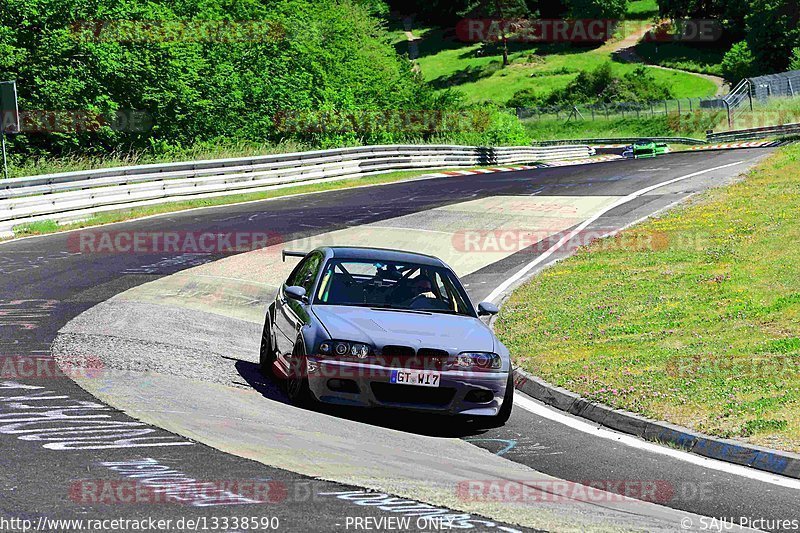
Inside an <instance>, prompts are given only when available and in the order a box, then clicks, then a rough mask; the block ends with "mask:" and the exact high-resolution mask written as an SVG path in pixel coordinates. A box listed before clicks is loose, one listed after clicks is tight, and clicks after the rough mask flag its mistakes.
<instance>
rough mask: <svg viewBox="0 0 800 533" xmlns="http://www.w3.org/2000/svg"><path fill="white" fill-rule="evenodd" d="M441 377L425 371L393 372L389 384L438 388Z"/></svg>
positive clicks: (435, 373)
mask: <svg viewBox="0 0 800 533" xmlns="http://www.w3.org/2000/svg"><path fill="white" fill-rule="evenodd" d="M440 379H441V375H440V374H439V373H438V372H429V371H425V370H392V375H391V377H390V378H389V383H398V384H403V385H418V386H420V387H438V386H439V380H440Z"/></svg>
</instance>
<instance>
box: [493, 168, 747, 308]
mask: <svg viewBox="0 0 800 533" xmlns="http://www.w3.org/2000/svg"><path fill="white" fill-rule="evenodd" d="M748 161H751V159H746V160H741V161H737V162H735V163H729V164H727V165H722V166H719V167H714V168H708V169H706V170H700V171H698V172H693V173H691V174H687V175H685V176H680V177H678V178H673V179H671V180H667V181H664V182H662V183H657V184H655V185H651V186H649V187H645V188H644V189H639V190H638V191H636V192H633V193H631V194H629V195H628V196H623V197H622V198H620V199H619V200H617V201H616V202H614V203H613V204H611V205H609V206H608V207H605V208H603V209H601V210H600V211H598V212H597V213H595V214H594V215H593V216H592V217H590V218H588V219H586V220H584V221H583V222H582V223H581V224H580V225H579V226H578V227H577V228H575V229H574V230H572V231H570V232H569V233H568V234H566V235H565V236H563V237H562V238H561V239H560V240H559V241H558V242H557V243H555V244H554V245H553V246H551V247H550V248H548V249H547V250H546V251H545V252H544V253H542V254H541V255H539V256H538V257H537V258H536V259H534V260H533V261H531V262H530V263H528V264H527V265H525V266H524V267H523V268H522V269H521V270H520V271H519V272H517V273H516V274H514V275H513V276H511V277H510V278H508V279H507V280H505V281H504V282H503V283H501V284H500V285H498V286H497V288H495V290H493V291H492V292H491V294H489V296H487V297H486V300H488V301H495V300H497V298H499V297H500V296H501V295H502V294H503V293H504V292H505V291H506V290H508V288H509V287H511V286H512V285H513V284H514V283H516V282H517V281H519V280H520V279H522V278H523V277H524V276H525V275H526V274H527V273H528V272H530V271H531V270H533V269H534V268H535V267H536V266H538V265H540V264H542V263H543V262H544V261H545V260H547V259H548V258H549V257H550V256H551V255H553V254H554V253H555V252H556V251H557V250H558V249H559V248H561V247H562V246H564V245H565V244H566V243H568V242H569V241H570V240H571V239H572V238H573V237H575V235H578V234H579V233H580V232H581V231H583V230H584V229H586V227H587V226H589V224H592V223H594V222H595V221H596V220H597V219H598V218H600V217H601V216H603V215H605V214H606V213H608V212H609V211H611V210H612V209H616V208H617V207H619V206H621V205H623V204H626V203H628V202H630V201H632V200H635V199H636V198H638V197H640V196H642V195H643V194H647V193H648V192H650V191H653V190H655V189H658V188H659V187H664V186H666V185H671V184H673V183H677V182H679V181H683V180H687V179H689V178H694V177H696V176H700V175H702V174H708V173H709V172H714V171H715V170H722V169H723V168H729V167H734V166H736V165H741V164H742V163H746V162H748Z"/></svg>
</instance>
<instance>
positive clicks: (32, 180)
mask: <svg viewBox="0 0 800 533" xmlns="http://www.w3.org/2000/svg"><path fill="white" fill-rule="evenodd" d="M591 154H592V150H591V149H590V148H589V147H588V146H559V147H550V148H538V147H532V146H519V147H503V148H487V147H475V146H447V145H391V146H362V147H356V148H341V149H336V150H318V151H312V152H300V153H291V154H276V155H267V156H257V157H245V158H235V159H217V160H208V161H190V162H180V163H166V164H155V165H138V166H130V167H116V168H104V169H97V170H88V171H80V172H65V173H61V174H49V175H42V176H30V177H24V178H12V179H8V180H0V233H5V234H8V233H9V232H10V231H11V230H12V228H13V227H14V226H17V225H19V224H24V223H30V222H36V221H41V220H55V221H58V222H66V221H70V220H77V219H80V218H86V217H87V216H90V215H91V214H93V213H97V212H101V211H108V210H112V209H120V208H127V207H132V206H137V205H148V204H153V203H162V202H168V201H174V200H184V199H191V198H206V197H211V196H224V195H230V194H242V193H249V192H256V191H262V190H265V189H271V188H277V187H284V186H288V185H290V184H294V183H299V182H306V181H312V180H315V181H320V180H336V179H345V178H352V177H358V176H367V175H373V174H379V173H385V172H393V171H398V170H412V169H426V168H442V167H467V166H479V165H506V164H514V163H534V162H546V161H553V160H568V159H582V158H586V157H588V156H589V155H591Z"/></svg>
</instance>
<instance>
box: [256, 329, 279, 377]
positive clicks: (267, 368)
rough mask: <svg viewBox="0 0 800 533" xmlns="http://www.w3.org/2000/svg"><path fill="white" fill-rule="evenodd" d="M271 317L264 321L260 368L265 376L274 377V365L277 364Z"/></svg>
mask: <svg viewBox="0 0 800 533" xmlns="http://www.w3.org/2000/svg"><path fill="white" fill-rule="evenodd" d="M270 320H271V319H270V315H269V314H267V318H266V320H264V330H263V331H262V332H261V351H260V355H259V359H258V361H259V368H260V369H261V373H262V374H263V375H265V376H272V375H273V371H272V364H273V363H274V362H275V359H276V355H275V347H274V346H273V345H272V327H271V325H270Z"/></svg>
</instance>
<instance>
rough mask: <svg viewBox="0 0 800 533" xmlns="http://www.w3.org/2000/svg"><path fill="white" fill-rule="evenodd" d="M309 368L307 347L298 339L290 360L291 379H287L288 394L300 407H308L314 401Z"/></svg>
mask: <svg viewBox="0 0 800 533" xmlns="http://www.w3.org/2000/svg"><path fill="white" fill-rule="evenodd" d="M307 369H308V365H307V363H306V354H305V349H304V348H303V343H302V342H300V341H298V342H297V344H295V346H294V351H293V352H292V358H291V360H290V361H289V379H288V380H287V381H286V395H287V396H288V397H289V401H290V402H291V403H292V404H294V405H296V406H298V407H307V406H309V405H311V404H312V403H313V396H312V394H311V389H309V387H308V370H307Z"/></svg>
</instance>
